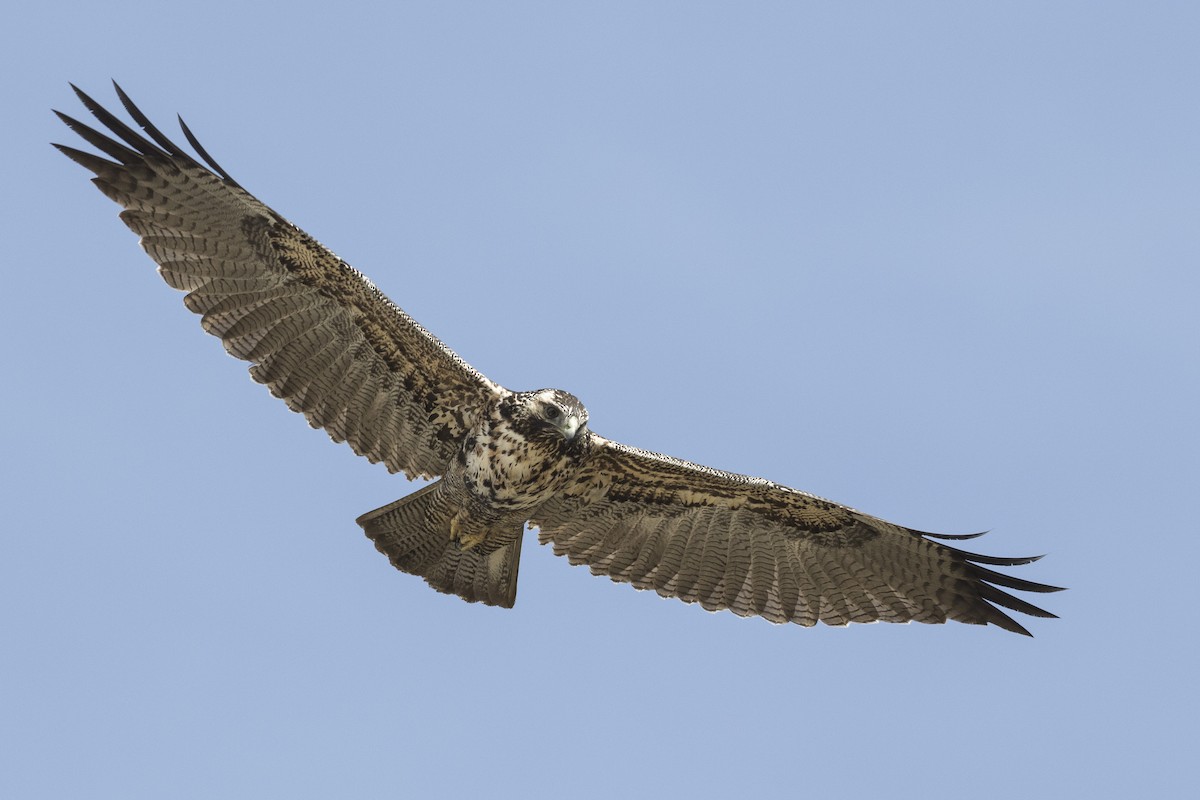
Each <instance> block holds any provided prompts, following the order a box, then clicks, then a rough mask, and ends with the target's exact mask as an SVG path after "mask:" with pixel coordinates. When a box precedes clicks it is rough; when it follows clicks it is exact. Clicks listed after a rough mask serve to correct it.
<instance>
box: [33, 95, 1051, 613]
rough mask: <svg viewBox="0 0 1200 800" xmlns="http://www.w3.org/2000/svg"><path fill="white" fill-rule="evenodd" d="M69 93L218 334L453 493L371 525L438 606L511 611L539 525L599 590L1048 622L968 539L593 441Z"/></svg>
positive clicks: (167, 145) (238, 196) (316, 418)
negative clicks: (461, 603) (443, 599)
mask: <svg viewBox="0 0 1200 800" xmlns="http://www.w3.org/2000/svg"><path fill="white" fill-rule="evenodd" d="M72 88H74V87H72ZM75 91H76V93H77V94H78V96H79V98H80V100H81V101H82V102H83V104H84V105H85V106H86V107H87V108H88V110H89V111H91V113H92V114H93V115H95V117H96V118H97V119H98V120H99V121H100V122H101V123H102V124H103V125H104V126H105V127H106V128H108V132H109V133H110V134H111V136H110V135H106V134H104V133H100V132H98V131H96V130H94V129H92V128H90V127H88V126H86V125H84V124H83V123H81V122H79V121H77V120H75V119H72V118H71V117H68V116H67V115H65V114H61V113H60V114H59V117H61V118H62V120H63V121H64V122H65V123H66V124H67V125H68V126H69V127H70V128H71V129H72V130H73V131H75V133H77V134H79V136H80V137H82V138H83V139H84V140H85V141H86V142H88V143H89V144H91V145H92V146H93V147H95V148H96V149H97V150H99V151H101V152H102V153H103V154H104V155H105V156H107V158H103V157H100V156H97V155H94V154H92V153H87V152H84V151H81V150H77V149H75V148H72V147H66V146H64V145H55V146H56V147H58V149H59V150H61V151H62V152H63V153H65V154H66V155H67V156H69V157H70V158H71V159H73V160H74V161H76V162H78V163H79V164H81V165H83V166H84V167H86V168H87V169H89V170H91V171H92V172H94V173H95V175H96V177H95V178H94V179H93V182H94V183H95V184H96V185H97V186H98V187H99V188H100V191H102V192H103V193H104V194H105V195H107V196H108V197H109V198H111V199H112V200H114V201H116V202H117V203H118V204H119V205H121V206H122V207H123V208H124V211H122V212H121V219H122V221H124V223H125V224H126V225H128V226H129V227H130V228H131V229H132V230H133V231H134V232H135V233H136V234H138V236H140V237H141V244H142V247H144V248H145V250H146V252H147V253H149V254H150V257H151V258H153V259H154V260H155V261H156V262H157V263H158V266H159V273H160V274H161V275H162V277H163V278H164V279H165V280H166V282H167V283H168V284H170V285H171V286H172V287H174V288H176V289H180V290H182V291H185V292H187V295H186V296H185V298H184V304H185V305H186V306H187V307H188V308H189V309H190V310H192V311H193V312H195V313H197V314H200V315H201V325H202V326H203V327H204V329H205V330H206V331H208V332H209V333H211V334H213V335H214V336H218V337H220V338H221V341H222V342H223V343H224V345H225V349H226V350H228V351H229V352H230V353H231V354H232V355H234V356H237V357H238V358H241V359H244V360H246V361H249V362H252V364H253V366H252V367H251V368H250V374H251V375H252V376H253V377H254V379H255V380H256V381H259V382H260V383H264V384H266V385H267V387H268V388H269V389H270V390H271V392H272V394H274V395H275V396H277V397H279V398H281V399H282V400H283V401H284V402H286V403H287V404H288V407H289V408H291V409H292V410H293V411H299V412H301V413H302V414H304V415H305V416H306V417H307V418H308V421H309V423H310V424H312V425H313V426H314V427H322V428H324V429H325V430H326V431H328V433H329V435H330V436H331V437H332V438H333V439H334V440H336V441H344V442H347V443H348V444H349V445H350V447H352V448H353V449H354V452H355V453H358V454H359V455H363V456H366V457H367V458H369V459H370V460H371V461H373V462H374V461H382V462H383V463H384V464H386V465H387V468H388V469H389V470H391V471H392V472H403V473H405V475H407V476H408V477H409V478H438V479H439V480H436V481H435V482H434V483H431V484H429V485H428V486H425V487H424V488H422V489H420V490H419V491H417V492H415V493H413V494H411V495H409V496H407V497H405V498H403V499H401V500H398V501H396V502H394V503H392V504H390V505H387V506H384V507H383V508H380V509H377V510H375V511H372V512H370V513H367V514H364V515H363V516H361V517H359V519H358V523H359V525H361V526H362V527H363V529H364V530H365V531H366V533H367V535H368V536H369V537H370V538H371V539H372V540H373V541H374V542H375V546H376V547H377V548H378V549H379V550H380V551H381V552H383V553H384V554H386V555H387V556H388V558H389V559H390V560H391V562H392V563H393V564H394V565H395V566H396V567H398V568H399V569H401V570H403V571H405V572H410V573H413V574H415V575H420V576H421V577H423V578H424V579H425V580H426V581H428V582H429V584H430V585H431V586H433V587H434V588H435V589H437V590H438V591H442V592H447V593H452V594H456V595H458V596H460V597H462V598H464V599H466V600H469V601H472V602H483V603H487V604H491V605H500V606H505V607H511V606H512V605H513V602H514V600H515V598H516V589H517V567H518V562H519V560H520V553H521V538H522V532H523V530H524V527H525V523H526V522H529V523H530V524H531V525H534V526H536V527H538V528H539V529H540V533H539V538H540V540H541V541H542V542H543V543H546V542H549V543H551V544H552V545H553V547H554V552H555V553H556V554H558V555H565V556H567V558H568V559H569V560H570V561H571V563H573V564H587V565H588V566H590V567H591V569H592V572H593V573H595V574H598V575H601V574H603V575H608V576H609V577H611V578H612V579H613V580H614V581H621V582H625V583H631V584H633V585H634V586H635V587H637V588H639V589H653V590H655V591H657V592H658V593H659V594H660V595H663V596H670V597H678V598H680V599H682V600H684V601H686V602H689V603H699V604H700V605H702V606H703V607H704V608H706V609H709V610H711V611H715V610H718V609H730V610H732V611H733V612H734V613H735V614H739V615H741V616H750V615H758V616H762V617H765V618H766V619H768V620H771V621H772V622H795V623H797V624H800V625H814V624H816V623H817V622H825V623H828V624H830V625H845V624H847V623H850V622H873V621H877V620H883V621H887V622H907V621H910V620H916V621H918V622H944V621H946V620H947V619H954V620H958V621H960V622H967V623H973V624H980V625H982V624H987V623H992V624H995V625H998V626H1000V627H1002V628H1005V629H1007V630H1010V631H1015V632H1018V633H1028V632H1027V631H1026V630H1025V629H1024V628H1023V627H1022V626H1021V625H1020V624H1018V623H1017V622H1016V621H1015V620H1013V619H1012V618H1011V617H1010V616H1008V614H1006V613H1005V612H1004V611H1002V610H1001V609H1000V608H998V606H1000V607H1004V608H1007V609H1011V610H1013V611H1018V612H1021V613H1024V614H1030V615H1034V616H1039V617H1051V616H1053V615H1052V614H1050V613H1048V612H1046V611H1043V610H1042V609H1040V608H1038V607H1036V606H1034V605H1031V604H1030V603H1028V602H1026V601H1024V600H1022V599H1019V598H1017V597H1014V596H1013V595H1011V594H1009V593H1008V592H1006V591H1004V589H1003V588H999V587H1004V588H1007V589H1016V590H1021V591H1028V592H1051V591H1056V587H1052V586H1047V585H1044V584H1040V583H1034V582H1032V581H1028V580H1022V579H1020V578H1014V577H1011V576H1009V575H1005V574H1002V573H999V572H996V571H994V570H992V569H989V568H988V567H987V566H984V565H990V566H997V565H999V566H1013V565H1017V564H1026V563H1029V562H1031V561H1033V560H1035V558H997V557H993V556H984V555H978V554H975V553H968V552H966V551H964V550H959V549H957V548H954V547H950V546H948V545H945V544H941V543H938V542H935V541H933V538H938V539H951V540H952V539H966V538H971V537H969V536H947V535H939V536H935V535H934V534H929V533H922V532H919V531H915V530H911V529H909V528H903V527H900V526H899V525H894V524H892V523H890V522H885V521H884V520H881V519H877V518H876V517H872V516H868V515H867V514H863V513H861V512H859V511H855V510H854V509H852V508H848V507H846V506H843V505H840V504H838V503H833V502H830V501H829V500H824V499H822V498H820V497H816V496H814V495H811V494H808V493H806V492H801V491H797V490H795V489H789V488H788V487H786V486H781V485H779V484H777V483H772V482H770V481H767V480H763V479H761V478H751V477H747V476H744V475H735V474H732V473H728V472H722V471H720V470H715V469H711V468H709V467H704V466H700V465H698V464H692V463H689V462H687V461H681V460H679V459H675V458H670V457H668V456H663V455H659V454H657V453H650V452H647V451H645V450H638V449H636V448H633V447H628V446H626V445H623V444H618V443H617V442H612V441H609V440H608V439H605V438H603V437H601V436H598V435H597V434H595V433H592V431H591V430H590V429H589V427H588V415H587V411H586V410H585V409H584V407H583V405H582V404H581V403H580V402H579V400H577V399H576V398H575V397H574V396H573V395H571V394H568V393H567V392H564V391H561V390H558V389H542V390H538V391H532V392H512V391H509V390H508V389H505V388H504V387H502V386H500V385H499V384H497V383H493V382H492V381H490V380H488V379H487V378H486V377H484V376H483V375H481V374H480V373H478V372H476V371H475V370H474V369H472V368H471V366H470V365H468V364H467V363H466V362H464V361H463V360H462V359H461V358H459V357H458V356H457V355H456V354H455V353H454V352H452V351H451V350H450V349H449V348H447V347H446V346H445V345H443V344H442V343H441V342H440V341H438V339H437V338H435V337H434V336H433V335H432V334H430V333H429V332H428V331H426V330H425V329H424V328H422V327H421V326H420V325H419V324H418V323H417V322H416V321H415V320H413V319H412V318H411V317H409V316H408V315H407V314H405V313H404V312H403V311H402V310H400V309H399V308H398V307H397V306H395V305H394V304H393V303H392V302H391V301H390V300H388V298H386V297H385V296H384V295H383V294H382V293H381V292H380V291H379V290H378V289H376V288H375V286H374V285H373V284H372V283H371V282H370V281H369V280H367V279H366V278H365V277H364V276H363V275H362V274H360V273H359V272H358V271H357V270H355V269H354V268H352V267H351V266H350V265H348V264H346V263H345V262H344V261H342V260H341V259H339V258H338V257H337V256H336V255H334V254H333V253H332V252H331V251H330V250H328V249H326V248H325V247H323V246H322V245H321V244H319V243H318V242H317V241H315V240H314V239H313V238H312V237H310V236H309V235H308V234H306V233H305V232H304V231H302V230H300V229H299V228H297V227H296V226H295V225H293V224H292V223H290V222H288V221H287V220H286V219H285V218H284V217H283V216H281V215H279V214H277V213H276V212H274V211H272V210H271V209H270V208H268V207H267V206H265V205H264V204H263V203H261V202H260V201H259V200H258V199H257V198H255V197H254V196H253V195H251V194H249V193H248V192H247V191H246V190H244V189H243V188H242V187H241V186H240V185H238V183H237V182H236V181H234V180H233V178H231V177H230V176H229V174H228V173H227V172H226V171H225V170H224V169H222V168H221V167H220V165H218V164H217V162H216V161H214V160H213V159H212V158H211V157H210V156H209V155H208V153H207V152H205V150H204V148H203V147H201V146H200V144H199V142H197V141H196V138H195V137H194V136H193V135H192V133H191V131H189V130H188V128H187V126H186V125H183V124H182V120H180V124H181V126H182V128H183V133H184V135H185V136H186V137H187V140H188V141H189V142H190V143H191V145H192V147H193V148H194V149H195V151H196V153H197V154H198V155H199V156H200V159H202V160H203V162H204V163H200V161H197V160H196V159H195V158H193V157H192V156H191V155H189V154H188V153H187V152H186V151H185V150H183V149H182V148H180V147H179V146H177V145H176V144H175V143H174V142H172V141H171V140H170V139H168V138H167V137H166V136H165V135H163V133H162V132H161V131H159V130H158V128H156V127H155V126H154V125H152V124H151V123H150V121H149V120H148V119H147V118H146V115H145V114H143V113H142V112H141V111H140V110H139V109H138V108H137V107H136V106H135V105H134V104H133V103H132V102H131V101H130V99H129V97H128V96H126V94H125V93H124V92H123V91H121V89H120V87H117V94H118V96H119V97H120V99H121V102H122V103H123V104H124V106H125V109H126V110H127V111H128V112H129V114H130V116H131V117H132V118H133V120H134V121H135V122H136V123H137V124H138V125H139V126H140V127H141V128H142V133H139V132H138V131H136V130H134V129H133V128H131V127H130V126H128V125H126V124H125V123H123V122H122V121H121V120H120V119H118V118H117V117H116V116H114V115H113V114H111V113H109V112H108V111H107V110H105V109H104V108H103V107H101V106H100V105H99V104H98V103H96V102H95V101H94V100H92V99H91V98H90V97H88V96H87V95H86V94H84V93H83V92H81V91H79V90H78V89H75ZM56 113H57V112H56ZM206 165H207V166H206ZM976 535H978V534H976Z"/></svg>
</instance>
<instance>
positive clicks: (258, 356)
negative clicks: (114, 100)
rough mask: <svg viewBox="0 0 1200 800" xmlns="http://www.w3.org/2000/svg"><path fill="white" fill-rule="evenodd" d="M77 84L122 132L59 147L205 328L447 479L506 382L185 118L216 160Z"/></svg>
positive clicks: (85, 134)
mask: <svg viewBox="0 0 1200 800" xmlns="http://www.w3.org/2000/svg"><path fill="white" fill-rule="evenodd" d="M72 88H75V87H72ZM75 92H76V94H78V96H79V99H80V100H81V101H82V102H83V104H84V105H85V106H86V107H87V108H88V110H89V111H91V112H92V114H93V115H94V116H95V117H96V119H97V120H99V122H100V123H101V124H102V125H103V126H104V127H105V128H107V129H108V132H109V133H110V134H111V135H105V134H104V133H101V132H100V131H97V130H94V129H92V128H90V127H88V126H87V125H84V124H83V123H81V122H79V121H78V120H75V119H73V118H71V117H69V116H67V115H65V114H61V113H60V114H59V117H60V118H61V119H62V120H63V121H64V122H65V123H66V124H67V125H68V126H69V127H70V128H71V129H72V130H73V131H75V132H76V133H77V134H79V136H80V137H81V138H83V139H84V141H86V142H88V143H89V144H91V145H92V146H93V147H95V148H96V149H98V150H99V151H100V152H102V153H104V154H105V155H107V156H108V157H109V158H110V159H112V160H108V159H104V158H100V157H97V156H95V155H92V154H90V153H86V152H83V151H80V150H77V149H75V148H72V147H67V146H64V145H55V146H56V147H58V149H59V150H61V151H62V152H63V153H65V154H66V155H67V156H69V157H70V158H72V159H73V160H75V161H76V162H77V163H79V164H81V165H82V166H84V167H86V168H87V169H89V170H91V171H92V172H94V173H95V174H96V177H95V178H94V182H95V184H96V185H97V186H98V187H99V188H100V191H102V192H104V194H105V195H107V196H108V197H109V198H111V199H112V200H114V201H116V202H117V203H118V204H120V205H121V206H123V207H124V208H125V211H123V212H122V213H121V219H122V220H123V221H124V222H125V224H126V225H128V226H129V227H130V228H131V229H132V230H133V231H134V232H135V233H137V234H138V235H139V236H140V237H141V242H142V246H143V247H144V248H145V250H146V252H147V253H149V254H150V256H151V258H153V259H154V260H155V261H156V262H158V264H159V272H160V274H161V275H162V276H163V278H164V279H165V280H166V282H167V283H168V284H170V285H171V286H173V287H174V288H176V289H181V290H183V291H186V292H188V295H187V297H186V298H185V301H184V302H185V304H186V305H187V307H188V308H189V309H191V310H192V311H194V312H196V313H197V314H200V315H202V321H201V324H202V325H203V327H204V329H205V330H206V331H208V332H209V333H212V334H213V335H215V336H218V337H220V338H221V340H222V341H223V342H224V344H225V347H226V349H227V350H228V351H229V352H230V353H231V354H233V355H235V356H237V357H238V358H242V359H245V360H247V361H250V362H253V364H254V366H253V367H251V370H250V372H251V375H253V376H254V378H255V380H257V381H259V382H261V383H265V384H266V385H267V386H268V387H269V388H270V390H271V392H272V393H274V394H275V395H276V396H278V397H280V398H282V399H283V400H284V401H285V402H286V403H287V404H288V406H289V407H290V408H292V409H293V410H295V411H299V412H301V413H303V414H304V415H305V416H306V417H307V418H308V420H309V423H310V424H311V425H313V426H314V427H323V428H325V429H326V430H327V431H328V432H329V434H330V435H331V436H332V437H333V438H334V439H335V440H338V441H346V442H348V443H349V444H350V446H351V447H352V448H354V451H355V452H356V453H359V454H361V455H364V456H366V457H367V458H369V459H371V460H372V461H382V462H383V463H385V464H386V465H387V466H388V468H389V469H390V470H392V471H403V472H405V473H406V474H408V475H409V476H410V477H416V476H424V477H433V476H437V475H440V474H441V473H442V471H443V470H444V469H445V466H446V464H447V462H448V461H449V460H450V458H451V457H452V456H453V454H454V452H455V451H456V450H457V446H458V442H459V441H460V440H461V438H462V436H463V434H464V432H465V431H466V430H467V429H468V428H469V427H470V425H471V424H472V421H473V418H474V415H475V414H477V413H478V412H479V409H481V408H483V407H484V406H485V405H486V404H487V402H488V401H489V400H490V399H492V398H493V397H495V396H497V395H498V394H499V393H500V392H502V389H501V388H500V387H498V386H497V385H496V384H494V383H492V382H491V381H489V380H488V379H487V378H485V377H483V376H482V375H480V374H479V373H478V372H476V371H475V370H474V369H472V368H471V367H470V366H469V365H468V364H466V363H465V362H464V361H463V360H462V359H461V358H459V357H458V356H457V355H456V354H455V353H453V352H452V351H451V350H450V349H449V348H447V347H446V346H445V345H443V344H442V343H441V342H440V341H438V340H437V339H436V338H435V337H434V336H432V335H431V334H430V333H429V332H427V331H426V330H425V329H424V328H422V327H421V326H420V325H418V324H417V323H416V322H415V321H414V320H413V319H412V318H411V317H409V316H408V315H407V314H405V313H404V312H403V311H401V310H400V309H399V308H397V307H396V306H395V305H394V304H392V303H391V301H389V300H388V299H387V298H386V297H385V296H384V295H383V294H382V293H381V292H380V291H379V290H378V289H376V288H375V286H374V285H373V284H371V282H370V281H368V280H367V279H366V278H365V277H363V275H361V274H360V273H359V272H358V271H357V270H355V269H353V268H352V267H350V266H349V265H348V264H346V263H345V262H344V261H342V260H341V259H339V258H338V257H337V256H336V255H334V253H332V252H331V251H330V250H328V249H327V248H325V247H324V246H322V245H321V244H320V243H318V242H317V241H316V240H315V239H313V238H312V237H310V236H309V235H308V234H306V233H305V232H304V231H302V230H300V229H299V228H297V227H296V226H294V225H292V224H291V223H290V222H288V221H287V220H285V219H284V218H283V217H282V216H280V215H279V214H277V213H275V212H274V211H272V210H271V209H270V208H268V207H267V206H265V205H264V204H263V203H261V202H260V201H259V200H258V199H257V198H255V197H254V196H253V195H251V194H249V193H247V192H246V191H245V190H244V189H242V188H241V187H240V186H239V185H238V184H237V183H236V182H235V181H234V180H233V179H232V178H230V177H229V173H227V172H226V171H225V170H224V169H222V168H221V167H220V166H219V165H218V164H217V162H216V161H215V160H214V159H213V158H212V157H211V156H210V155H209V154H208V153H207V151H205V150H204V148H203V147H201V146H200V144H199V142H197V140H196V137H195V136H193V135H192V133H191V131H190V130H188V129H187V127H186V126H183V128H184V135H185V136H186V137H187V139H188V141H189V142H190V143H191V144H192V146H193V147H194V148H195V149H196V152H197V153H199V155H200V157H201V158H202V159H204V161H205V162H207V166H205V165H203V164H201V163H200V162H199V161H197V160H196V159H194V158H193V157H192V156H190V155H188V153H187V152H186V151H185V150H183V149H182V148H181V147H179V146H178V145H176V144H175V143H174V142H172V141H171V140H170V139H169V138H168V137H167V136H166V135H165V134H163V133H162V132H161V131H160V130H158V128H156V127H155V126H154V125H152V124H151V123H150V121H149V119H148V118H147V117H146V115H145V114H143V113H142V111H141V110H140V109H138V108H137V106H135V105H134V104H133V102H132V101H131V100H130V99H129V97H128V95H126V94H125V92H123V91H122V90H121V89H120V87H117V94H118V96H119V97H120V99H121V102H122V104H123V105H124V106H125V108H126V110H127V111H128V112H129V114H130V116H131V117H132V118H133V119H134V120H135V121H136V122H137V124H139V125H140V126H141V127H142V129H143V130H144V131H145V134H146V135H145V136H143V135H142V134H140V133H138V132H137V131H135V130H134V129H132V128H131V127H129V126H128V125H126V124H125V123H124V122H122V121H121V120H120V119H118V118H117V117H116V116H115V115H113V114H112V113H110V112H109V111H107V110H106V109H105V108H103V107H102V106H101V105H100V104H99V103H97V102H96V101H95V100H93V99H92V98H90V97H89V96H88V95H86V94H84V93H83V92H82V91H80V90H79V89H78V88H75ZM56 113H57V112H56ZM181 123H182V120H181ZM147 137H149V138H147Z"/></svg>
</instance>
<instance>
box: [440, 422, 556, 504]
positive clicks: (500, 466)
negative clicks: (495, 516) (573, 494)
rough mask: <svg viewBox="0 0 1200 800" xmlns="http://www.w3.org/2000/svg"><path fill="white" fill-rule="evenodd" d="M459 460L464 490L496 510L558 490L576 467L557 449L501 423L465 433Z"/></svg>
mask: <svg viewBox="0 0 1200 800" xmlns="http://www.w3.org/2000/svg"><path fill="white" fill-rule="evenodd" d="M462 463H463V484H464V486H465V488H466V489H467V491H468V492H470V493H471V494H472V495H474V497H475V498H476V499H478V500H479V501H480V502H482V503H483V504H484V505H485V506H487V507H489V508H491V509H494V510H497V511H502V510H503V511H516V510H523V509H532V508H534V507H536V506H538V505H540V504H542V503H543V502H545V501H546V500H549V499H550V498H551V497H553V496H554V495H555V494H557V493H558V492H559V491H561V490H562V488H563V487H564V486H565V485H566V484H567V483H568V482H569V481H570V479H571V476H572V475H573V474H574V471H575V469H576V466H575V464H574V462H573V461H572V460H571V459H570V458H568V457H567V456H566V455H565V454H563V453H561V452H560V451H559V449H557V448H554V447H552V446H547V445H545V444H542V443H540V442H537V441H530V440H529V439H526V438H524V437H523V436H521V435H520V434H518V433H517V432H515V431H513V430H511V429H506V428H504V427H500V428H499V429H498V430H497V429H493V430H490V431H485V432H481V433H480V434H478V435H473V436H470V437H468V439H467V441H466V443H465V446H464V448H463V459H462Z"/></svg>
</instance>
